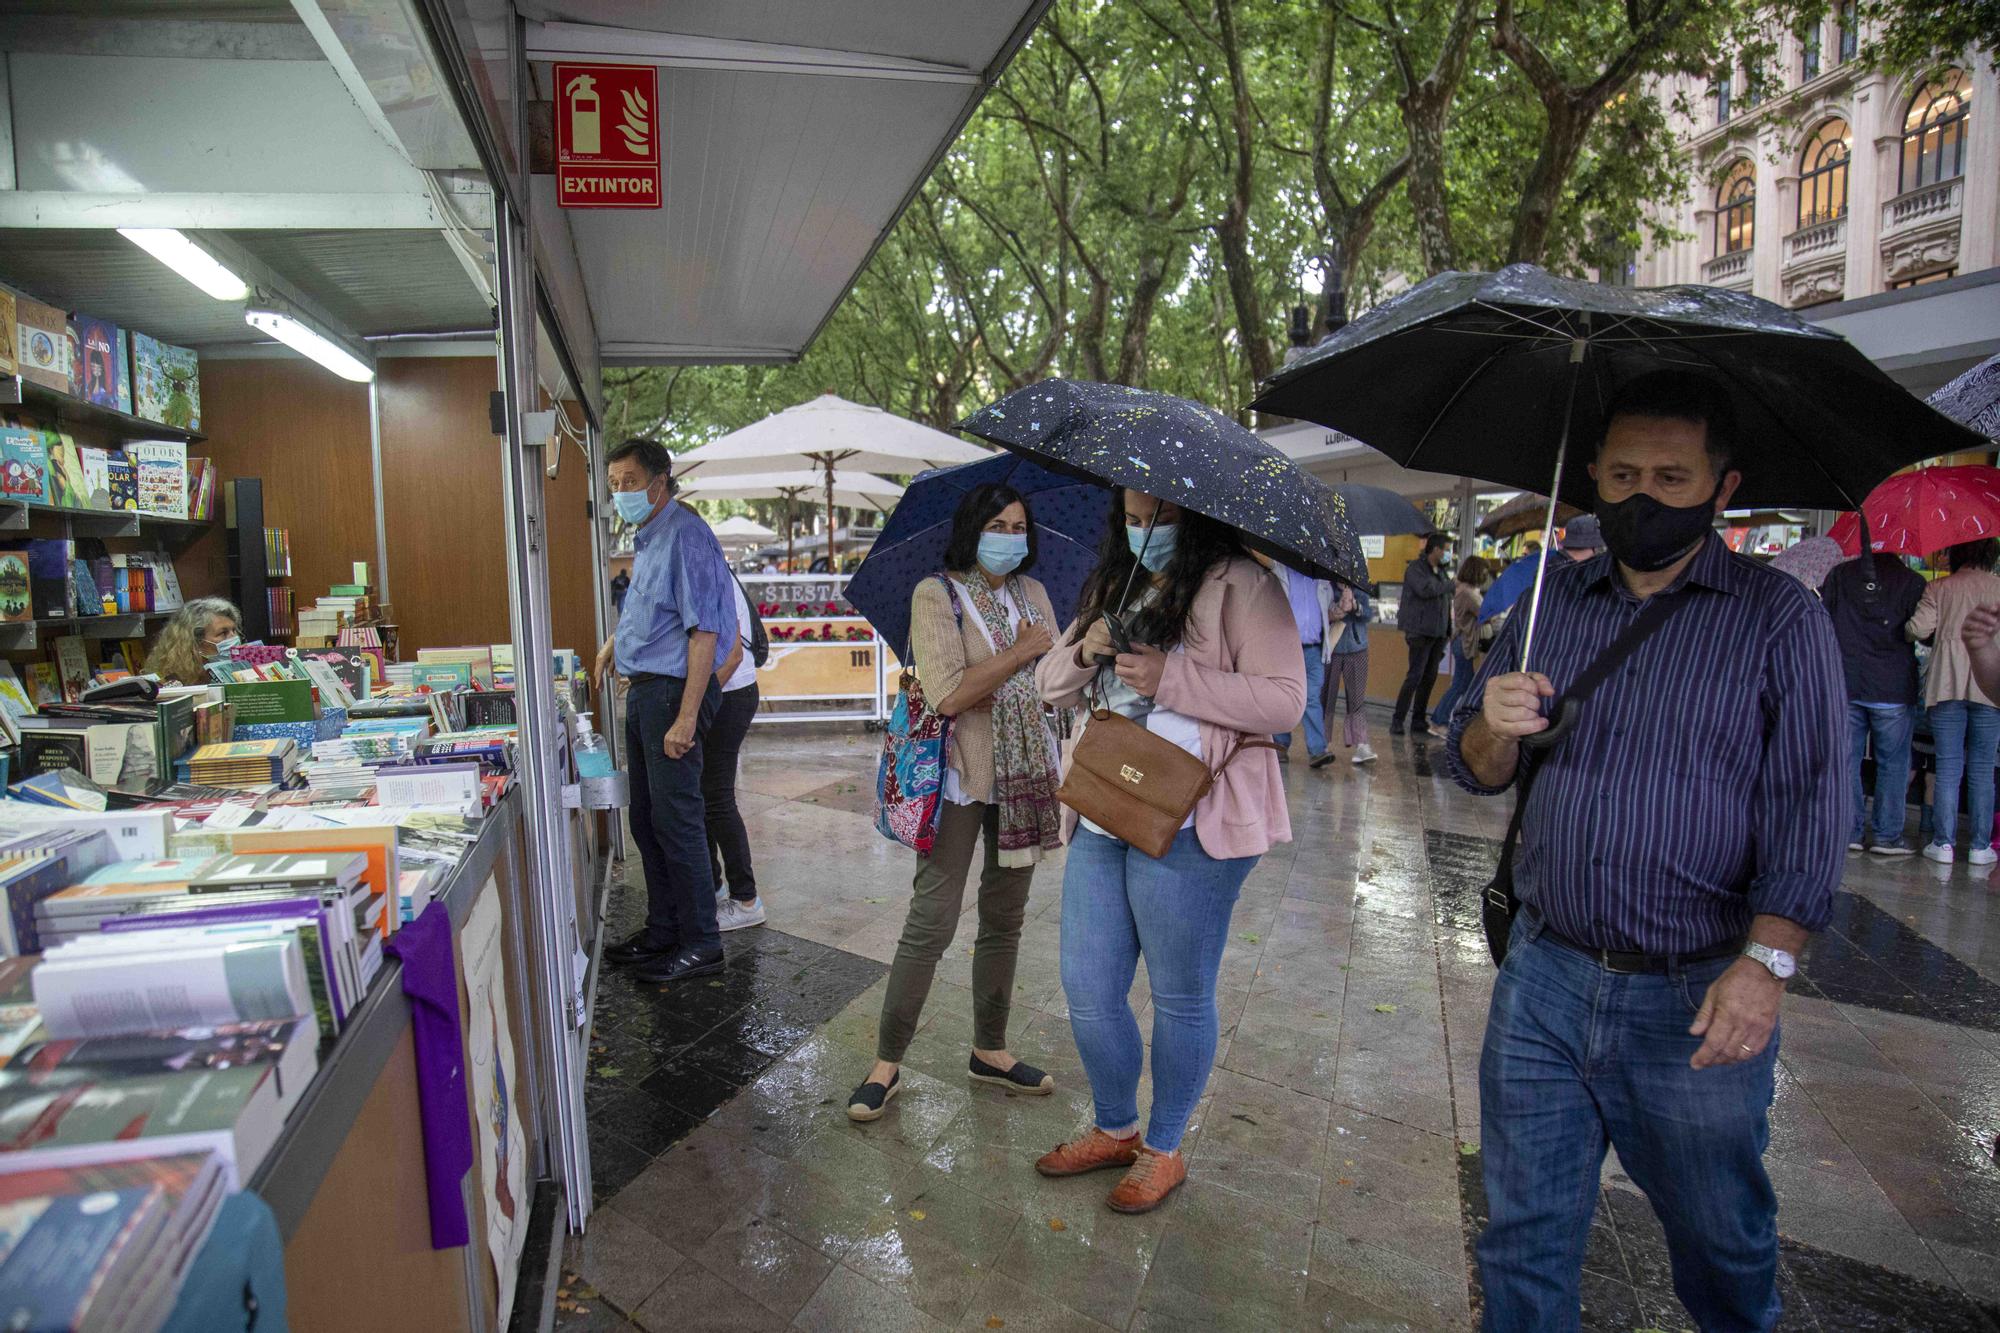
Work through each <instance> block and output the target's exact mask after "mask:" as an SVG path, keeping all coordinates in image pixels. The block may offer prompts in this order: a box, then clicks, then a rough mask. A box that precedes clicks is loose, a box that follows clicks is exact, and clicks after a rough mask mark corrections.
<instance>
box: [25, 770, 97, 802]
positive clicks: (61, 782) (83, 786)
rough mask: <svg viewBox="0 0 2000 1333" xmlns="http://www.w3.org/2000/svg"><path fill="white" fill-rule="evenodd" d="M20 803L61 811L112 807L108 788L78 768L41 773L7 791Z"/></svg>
mask: <svg viewBox="0 0 2000 1333" xmlns="http://www.w3.org/2000/svg"><path fill="white" fill-rule="evenodd" d="M7 794H8V795H10V796H12V797H13V798H14V799H15V800H16V801H21V802H26V803H29V804H33V805H43V806H49V807H51V808H53V809H58V810H82V811H86V812H97V811H101V810H103V809H104V808H105V807H106V806H108V805H109V804H110V801H109V799H108V798H107V797H106V796H105V794H104V788H102V787H100V786H98V785H97V784H96V783H94V782H92V781H91V780H90V779H89V778H87V777H85V776H84V775H83V774H82V772H81V771H79V770H77V769H74V768H60V769H56V770H55V771H53V772H49V773H38V774H36V775H35V776H34V777H31V778H25V779H23V780H22V781H20V782H16V783H14V784H13V785H12V786H10V787H8V788H7Z"/></svg>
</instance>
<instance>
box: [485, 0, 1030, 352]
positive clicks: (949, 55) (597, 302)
mask: <svg viewBox="0 0 2000 1333" xmlns="http://www.w3.org/2000/svg"><path fill="white" fill-rule="evenodd" d="M1047 5H1048V0H823V2H821V3H815V4H809V5H808V4H785V3H774V2H771V0H764V2H762V3H744V2H743V0H682V2H681V3H676V4H672V5H662V4H657V3H651V2H650V0H541V2H537V0H527V2H525V3H521V4H519V5H518V6H517V8H518V10H519V12H520V13H521V15H522V16H523V17H524V18H526V19H528V20H529V22H528V26H527V47H528V57H529V60H530V61H531V62H533V69H534V78H535V81H536V82H535V87H534V89H533V90H532V92H533V96H534V97H536V98H538V99H548V98H551V97H552V96H553V93H554V90H553V87H552V84H551V72H550V71H551V66H552V64H553V62H555V61H558V60H564V61H569V60H586V61H587V60H597V61H605V62H622V63H629V64H652V65H657V66H659V67H660V100H661V104H662V107H663V116H662V120H663V122H664V128H663V133H662V141H661V142H662V148H663V163H664V179H663V181H662V197H663V201H664V205H663V207H661V208H658V209H632V210H619V211H607V212H585V211H571V212H570V213H568V214H567V221H568V224H569V230H570V234H571V237H572V239H573V241H574V243H575V250H576V255H577V260H578V264H579V267H580V268H581V270H582V277H583V285H584V289H585V292H586V294H587V296H588V299H589V304H590V310H591V316H592V319H593V322H594V323H595V325H596V332H597V340H598V346H599V348H600V349H601V351H602V354H603V360H604V363H605V364H606V365H669V364H691V363H708V362H738V363H741V362H782V361H791V360H795V359H796V358H797V357H798V356H799V355H800V354H801V353H803V352H804V351H805V349H806V347H807V346H808V345H809V344H810V343H811V342H812V340H813V338H814V336H815V335H816V334H817V333H818V332H819V330H820V328H821V326H822V325H824V324H825V322H826V320H827V318H828V316H829V315H831V314H832V312H833V309H834V307H835V306H836V305H838V304H839V302H840V299H841V298H842V297H843V296H844V295H846V293H847V289H848V287H849V286H850V285H852V283H853V282H854V279H855V277H856V276H857V275H858V274H859V273H860V272H861V270H862V268H863V267H865V266H866V264H867V262H868V259H869V257H870V256H871V255H872V254H873V253H874V252H875V247H876V246H877V245H878V244H880V242H881V240H882V238H883V237H884V236H885V235H886V234H887V233H888V231H889V229H890V228H891V227H892V226H894V225H895V222H896V219H897V218H898V217H899V216H900V215H901V214H902V211H903V209H904V207H905V206H906V205H907V204H908V202H909V201H910V199H911V198H913V197H914V196H915V194H916V191H917V189H918V187H919V186H920V185H921V184H922V183H923V181H924V180H925V178H926V177H928V176H929V174H930V171H931V168H932V166H933V165H935V163H936V162H937V161H938V160H939V158H941V157H942V156H943V155H944V153H945V151H946V149H948V148H949V147H950V145H951V142H952V140H953V139H955V138H956V137H957V135H958V132H959V129H960V127H962V126H963V125H964V124H965V122H966V120H967V119H968V118H969V117H970V116H971V114H972V112H973V109H974V108H975V107H976V106H977V105H978V104H979V99H980V98H981V97H983V96H984V95H985V93H986V90H987V88H988V87H990V86H991V84H992V81H993V80H994V79H995V78H997V77H998V75H999V72H1000V70H1001V69H1002V68H1003V67H1004V66H1005V65H1006V63H1007V61H1008V60H1009V58H1011V57H1012V55H1013V54H1014V52H1015V51H1016V50H1017V49H1018V48H1019V46H1020V44H1021V43H1022V42H1023V41H1024V40H1025V39H1026V38H1027V35H1028V33H1029V31H1030V30H1031V29H1032V28H1033V27H1034V24H1035V22H1036V20H1037V19H1039V18H1040V16H1041V13H1042V11H1043V10H1044V9H1045V8H1047ZM546 184H547V182H546V180H545V179H542V180H538V182H537V186H538V194H537V197H538V203H539V201H540V200H541V199H542V198H544V197H545V196H543V195H542V193H541V190H540V187H541V186H543V185H546ZM551 195H552V192H551Z"/></svg>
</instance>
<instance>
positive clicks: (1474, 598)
mask: <svg viewBox="0 0 2000 1333" xmlns="http://www.w3.org/2000/svg"><path fill="white" fill-rule="evenodd" d="M1492 582H1493V575H1492V566H1490V565H1488V564H1487V563H1486V561H1484V560H1483V559H1481V558H1480V557H1478V556H1476V555H1475V556H1468V557H1467V558H1466V561H1465V563H1464V564H1462V565H1460V566H1459V567H1458V583H1457V586H1456V587H1455V588H1454V589H1453V591H1452V594H1451V687H1450V688H1449V689H1447V690H1446V691H1445V692H1444V698H1442V699H1440V700H1438V705H1437V709H1436V710H1435V711H1434V712H1432V714H1431V725H1432V726H1434V727H1442V726H1444V725H1445V724H1446V723H1447V722H1449V721H1450V720H1451V710H1452V709H1453V708H1454V707H1455V706H1456V705H1457V703H1458V700H1459V697H1460V696H1461V695H1463V694H1464V693H1465V692H1466V691H1467V690H1468V689H1470V688H1472V664H1473V663H1474V662H1475V661H1477V660H1478V658H1479V603H1480V600H1481V599H1482V598H1483V597H1484V596H1485V593H1486V588H1487V586H1488V585H1489V584H1491V583H1492Z"/></svg>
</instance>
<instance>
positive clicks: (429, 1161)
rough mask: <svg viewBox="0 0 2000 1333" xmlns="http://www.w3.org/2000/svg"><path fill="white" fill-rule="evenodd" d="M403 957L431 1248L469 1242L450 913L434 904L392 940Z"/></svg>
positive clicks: (468, 1151) (468, 1154)
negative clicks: (413, 1039) (413, 1036)
mask: <svg viewBox="0 0 2000 1333" xmlns="http://www.w3.org/2000/svg"><path fill="white" fill-rule="evenodd" d="M387 949H388V952H389V953H390V954H391V955H392V956H394V957H397V958H400V959H402V960H403V994H405V995H407V996H408V997H409V999H410V1026H411V1028H412V1029H413V1030H414V1032H415V1034H416V1043H417V1101H418V1103H419V1105H420V1106H421V1108H422V1111H423V1122H424V1180H425V1185H426V1188H427V1189H428V1190H429V1193H430V1204H431V1248H432V1249H434V1250H449V1249H452V1248H453V1247H455V1246H459V1245H464V1244H465V1243H466V1242H468V1241H469V1240H471V1238H472V1230H471V1227H470V1225H469V1224H468V1222H467V1220H466V1216H465V1190H464V1182H465V1173H466V1172H467V1171H470V1170H471V1169H472V1114H471V1112H470V1111H469V1110H467V1101H466V1091H465V1039H464V1036H463V1032H464V1029H463V1028H462V1027H461V1026H460V1023H459V1013H458V957H457V955H456V954H455V953H454V952H453V951H452V947H451V913H450V912H449V911H447V910H446V909H445V905H444V904H443V903H432V904H431V905H430V906H429V907H426V908H425V909H424V910H423V914H422V915H420V916H419V917H418V918H417V919H416V920H415V921H412V922H411V923H410V924H409V925H407V926H404V927H403V928H402V929H401V930H399V931H397V932H396V934H395V935H394V936H393V937H392V938H391V939H390V941H389V943H388V945H387Z"/></svg>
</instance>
